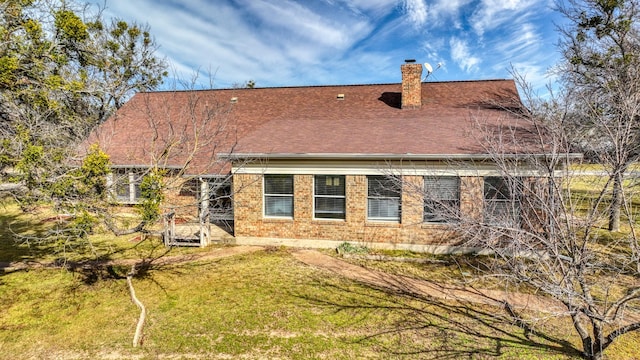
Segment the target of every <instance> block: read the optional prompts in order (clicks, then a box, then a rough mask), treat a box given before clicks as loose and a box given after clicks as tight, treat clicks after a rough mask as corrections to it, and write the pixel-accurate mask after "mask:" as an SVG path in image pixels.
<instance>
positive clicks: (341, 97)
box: [336, 94, 344, 100]
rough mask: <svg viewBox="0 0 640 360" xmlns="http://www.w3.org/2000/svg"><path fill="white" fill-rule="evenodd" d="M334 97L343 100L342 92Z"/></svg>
mask: <svg viewBox="0 0 640 360" xmlns="http://www.w3.org/2000/svg"><path fill="white" fill-rule="evenodd" d="M336 99H338V100H344V94H338V96H336Z"/></svg>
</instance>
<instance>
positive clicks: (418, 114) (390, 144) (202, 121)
mask: <svg viewBox="0 0 640 360" xmlns="http://www.w3.org/2000/svg"><path fill="white" fill-rule="evenodd" d="M402 90H403V84H402V83H396V84H375V85H346V86H305V87H279V88H256V89H221V90H203V91H177V92H149V93H139V94H136V95H135V96H134V97H133V98H132V99H131V100H130V101H129V102H128V103H127V104H125V105H124V106H123V107H122V108H121V109H120V110H119V111H118V112H117V113H116V114H115V115H114V116H112V117H111V118H110V119H109V120H108V121H106V122H105V123H104V124H102V125H101V126H99V127H98V128H97V129H96V131H95V133H94V134H93V135H92V136H91V137H90V139H89V140H88V143H93V142H98V143H99V144H100V146H101V148H102V149H103V150H105V151H106V152H107V153H108V154H109V155H110V156H111V161H112V163H113V164H115V165H118V166H149V165H151V164H154V163H156V162H159V163H160V165H162V166H167V167H183V166H185V164H187V167H188V171H187V173H192V174H205V173H206V174H214V173H217V172H220V171H228V166H227V165H225V164H223V163H221V162H220V161H219V160H220V159H219V156H218V155H221V154H226V155H229V154H235V157H236V158H239V157H278V156H280V157H286V156H299V157H305V156H309V157H317V158H322V157H327V158H337V157H342V158H344V157H349V156H353V157H358V156H363V157H367V156H368V157H380V158H381V159H384V158H385V156H388V157H396V158H397V157H402V156H409V155H411V156H412V157H413V158H416V157H420V156H424V157H428V158H437V157H442V158H443V159H444V158H447V157H454V156H457V157H460V156H467V155H469V156H472V155H478V154H483V153H486V150H484V147H483V146H482V144H480V143H479V142H478V140H477V138H475V137H474V136H473V134H472V129H473V127H474V124H476V123H477V122H478V121H479V122H482V123H485V124H495V125H496V126H499V125H500V124H504V123H505V122H514V121H516V122H517V121H522V120H520V118H519V117H516V116H513V112H512V111H511V110H513V109H515V110H516V111H517V109H518V108H520V107H521V106H522V105H521V103H520V99H519V96H518V93H517V90H516V86H515V83H514V82H513V81H512V80H485V81H455V82H423V83H421V85H420V86H419V90H420V98H421V102H422V103H421V105H420V106H417V107H412V108H404V109H403V108H402V106H401V97H402Z"/></svg>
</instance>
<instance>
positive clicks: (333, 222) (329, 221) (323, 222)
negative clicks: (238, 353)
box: [311, 219, 347, 226]
mask: <svg viewBox="0 0 640 360" xmlns="http://www.w3.org/2000/svg"><path fill="white" fill-rule="evenodd" d="M311 223H312V224H314V225H331V226H344V225H346V224H347V221H346V220H345V219H313V220H311Z"/></svg>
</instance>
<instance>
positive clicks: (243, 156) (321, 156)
mask: <svg viewBox="0 0 640 360" xmlns="http://www.w3.org/2000/svg"><path fill="white" fill-rule="evenodd" d="M548 156H550V154H505V155H500V157H503V158H506V159H513V160H518V159H528V158H531V157H535V158H546V157H548ZM218 157H219V158H220V159H222V160H229V161H234V160H271V159H273V160H276V159H277V160H288V159H305V160H309V159H312V160H479V161H488V160H493V159H495V158H496V156H491V155H489V154H411V153H407V154H364V153H295V154H294V153H223V154H218ZM566 157H567V158H568V159H570V160H577V159H582V157H583V156H582V154H580V153H569V154H567V155H566Z"/></svg>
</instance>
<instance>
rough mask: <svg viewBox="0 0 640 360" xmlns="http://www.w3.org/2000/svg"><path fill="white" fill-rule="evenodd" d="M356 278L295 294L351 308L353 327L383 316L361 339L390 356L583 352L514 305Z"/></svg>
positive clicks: (317, 283)
mask: <svg viewBox="0 0 640 360" xmlns="http://www.w3.org/2000/svg"><path fill="white" fill-rule="evenodd" d="M357 283H358V284H359V285H360V286H353V285H350V284H348V283H344V282H341V283H335V282H331V281H329V280H326V279H321V278H316V279H313V280H312V281H311V283H310V284H309V286H307V287H305V289H313V288H314V287H321V288H323V291H324V293H326V292H327V291H329V292H330V294H332V296H330V297H326V296H325V297H322V298H320V297H318V296H317V295H315V293H314V292H311V291H310V292H308V293H299V294H294V295H295V296H297V297H299V298H301V299H303V300H305V301H307V302H309V303H310V304H312V305H314V306H321V307H323V308H326V309H329V310H330V311H333V312H336V313H339V312H347V313H348V315H349V316H348V318H350V319H353V320H352V321H353V322H352V323H351V324H347V325H346V326H349V327H351V326H353V327H356V328H357V326H358V325H357V322H358V320H357V319H362V318H365V317H372V316H373V317H379V318H380V319H381V321H380V322H379V323H380V324H381V326H380V328H378V329H370V328H366V329H363V330H364V331H363V334H362V335H361V336H359V339H358V340H357V342H359V343H366V344H370V345H373V346H374V347H376V348H377V351H379V352H380V353H383V354H385V355H386V356H389V357H411V358H413V357H419V358H421V359H456V358H460V357H464V358H485V357H497V356H502V355H504V354H505V353H507V354H514V357H519V356H523V355H524V354H528V355H529V354H536V355H541V356H543V355H547V356H548V355H549V353H553V354H556V355H562V356H567V357H578V358H579V357H580V354H581V353H580V351H579V350H577V349H576V348H575V347H574V346H573V345H572V344H571V343H569V342H568V341H566V340H563V339H561V338H558V337H557V336H555V335H551V334H550V333H549V332H544V331H541V330H535V329H533V328H532V327H531V326H529V324H528V323H527V322H524V321H521V320H518V318H519V316H518V314H516V313H515V312H514V310H513V309H512V308H500V307H497V306H490V305H483V304H471V303H469V302H466V301H459V300H460V299H439V298H436V297H433V296H429V295H425V294H424V293H423V290H421V289H418V288H414V287H413V286H411V285H409V284H407V283H402V282H400V281H398V280H397V279H395V278H393V277H391V278H386V277H384V278H383V275H380V277H379V278H378V279H377V283H376V284H372V283H371V282H370V281H365V282H361V281H359V282H357ZM362 286H364V287H362ZM371 290H374V291H371ZM474 294H475V295H477V294H476V293H474ZM487 300H488V301H489V302H491V301H494V302H495V299H487ZM507 310H508V311H507ZM514 315H515V317H514ZM556 332H557V330H556Z"/></svg>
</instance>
